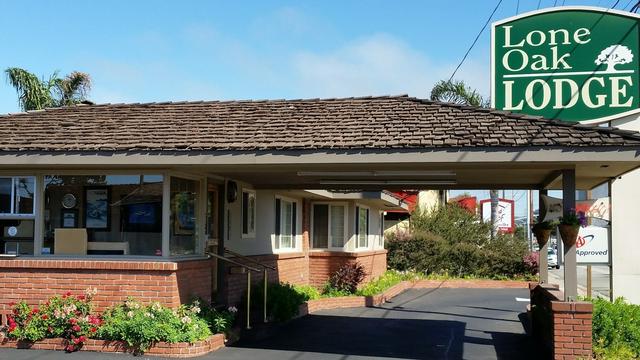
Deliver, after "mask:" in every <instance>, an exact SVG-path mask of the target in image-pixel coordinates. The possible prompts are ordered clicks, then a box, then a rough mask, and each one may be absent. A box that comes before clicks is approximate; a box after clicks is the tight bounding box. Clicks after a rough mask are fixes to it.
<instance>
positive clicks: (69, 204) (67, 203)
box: [62, 193, 76, 209]
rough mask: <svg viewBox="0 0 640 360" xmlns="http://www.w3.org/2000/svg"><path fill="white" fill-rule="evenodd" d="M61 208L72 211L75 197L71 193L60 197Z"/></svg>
mask: <svg viewBox="0 0 640 360" xmlns="http://www.w3.org/2000/svg"><path fill="white" fill-rule="evenodd" d="M62 207H64V208H65V209H73V208H74V207H76V196H75V195H73V194H71V193H69V194H64V196H63V197H62Z"/></svg>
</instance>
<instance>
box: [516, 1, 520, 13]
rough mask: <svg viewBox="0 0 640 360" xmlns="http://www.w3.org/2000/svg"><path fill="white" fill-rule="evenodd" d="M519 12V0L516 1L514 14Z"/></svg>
mask: <svg viewBox="0 0 640 360" xmlns="http://www.w3.org/2000/svg"><path fill="white" fill-rule="evenodd" d="M518 14H520V0H518V1H517V2H516V15H518Z"/></svg>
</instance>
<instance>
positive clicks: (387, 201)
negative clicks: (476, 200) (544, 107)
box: [0, 96, 640, 313]
mask: <svg viewBox="0 0 640 360" xmlns="http://www.w3.org/2000/svg"><path fill="white" fill-rule="evenodd" d="M0 127H2V133H3V134H6V136H3V137H2V139H0V164H1V169H2V170H1V171H2V173H1V174H2V175H1V177H0V185H1V186H0V191H1V196H0V201H1V202H0V206H1V210H2V211H1V212H2V215H0V224H1V225H0V226H1V227H2V238H1V241H2V243H1V244H0V245H1V246H0V250H2V253H3V254H4V255H2V257H0V267H1V268H2V271H1V272H0V288H2V289H3V291H2V292H0V304H1V305H0V306H1V308H0V309H1V310H2V311H3V312H4V313H6V312H7V311H8V310H9V306H8V303H9V302H11V301H15V300H17V299H28V300H29V301H31V302H34V303H38V302H41V301H45V300H46V299H47V298H48V297H49V296H51V295H53V294H56V293H61V292H64V291H67V290H72V291H80V290H84V289H85V288H87V287H89V286H94V287H96V288H97V289H98V294H97V296H96V302H97V305H98V306H100V307H102V306H107V305H109V304H112V303H114V302H120V301H123V300H125V299H126V298H127V297H128V296H134V297H136V298H139V299H141V300H144V301H152V300H153V301H155V300H157V301H160V302H162V303H164V304H166V305H169V306H176V305H178V304H179V303H180V302H185V301H188V300H189V299H190V298H191V297H192V296H194V295H195V296H200V297H202V298H205V299H212V298H214V299H217V300H218V301H221V302H225V303H238V302H239V301H240V300H241V297H242V295H243V292H244V289H245V288H246V286H245V285H246V276H245V274H244V273H243V271H242V268H241V267H240V266H239V265H236V264H234V263H228V262H226V261H222V260H220V259H218V258H216V257H215V256H209V255H208V254H209V253H212V254H215V255H218V256H225V257H230V258H232V259H235V261H236V262H237V263H242V264H244V263H246V262H249V261H258V262H260V263H265V264H268V265H270V266H272V267H273V270H271V269H270V270H269V274H268V277H269V281H283V282H290V283H296V284H311V285H321V284H322V283H323V282H324V281H325V280H326V279H327V278H328V276H329V274H330V273H331V272H332V271H334V270H336V269H337V268H338V267H339V266H340V265H341V264H343V263H345V262H353V261H357V262H359V263H361V264H363V265H364V266H365V268H366V272H367V275H368V277H369V278H374V277H376V276H378V275H380V274H382V272H384V271H385V270H386V251H385V249H384V242H383V241H382V238H381V236H380V235H381V233H382V231H383V227H382V226H381V224H382V222H381V221H382V219H383V218H382V216H383V212H385V211H390V210H403V209H406V204H405V203H404V202H402V201H400V200H399V199H398V198H397V197H394V196H393V195H392V194H391V193H389V192H387V191H386V190H387V189H392V190H393V189H402V188H417V187H427V186H428V187H430V188H441V189H456V188H458V189H473V188H477V189H483V188H490V187H492V186H496V185H497V186H499V187H502V188H521V189H563V190H564V192H565V195H567V196H566V199H571V196H570V195H571V194H574V193H575V190H576V189H589V188H591V187H593V186H596V185H598V184H600V183H602V182H606V181H607V180H608V179H611V178H615V177H617V176H620V175H623V174H625V173H627V172H629V171H631V170H633V169H634V168H636V167H637V166H638V165H640V136H639V135H638V134H636V133H635V132H631V131H624V130H616V129H611V128H604V127H591V126H584V125H579V124H572V123H566V122H559V121H549V120H546V119H542V118H539V117H531V116H525V115H520V114H515V113H508V112H503V111H497V110H491V109H478V108H473V107H465V106H458V105H453V104H444V103H434V102H431V101H427V100H422V99H417V98H412V97H407V96H392V97H368V98H346V99H326V100H317V99H315V100H289V101H230V102H193V103H188V102H187V103H149V104H122V105H118V104H114V105H108V104H107V105H77V106H72V107H64V108H54V109H47V110H44V111H33V112H26V113H19V114H10V115H5V116H3V117H2V118H1V121H0ZM573 201H574V202H575V200H573ZM566 206H567V207H571V204H569V203H567V204H566ZM248 264H249V265H251V264H252V263H251V262H249V263H248ZM70 279H73V280H72V281H70ZM253 279H254V280H255V281H259V280H260V275H259V274H258V275H255V276H254V277H253Z"/></svg>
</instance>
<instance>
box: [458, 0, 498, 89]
mask: <svg viewBox="0 0 640 360" xmlns="http://www.w3.org/2000/svg"><path fill="white" fill-rule="evenodd" d="M500 4H502V0H499V1H498V4H496V7H495V8H494V9H493V11H492V12H491V15H489V18H488V19H487V21H486V22H485V23H484V26H482V29H480V32H479V33H478V35H476V38H475V39H474V40H473V43H472V44H471V46H470V47H469V50H467V52H466V53H465V54H464V56H463V57H462V60H461V61H460V64H458V66H456V69H455V70H453V73H452V74H451V77H449V81H451V80H452V79H453V77H454V76H456V73H457V72H458V70H459V69H460V67H461V66H462V64H463V63H464V61H465V60H466V59H467V56H469V53H470V52H471V49H473V47H474V46H475V45H476V43H477V42H478V39H479V38H480V35H482V33H483V32H484V29H486V28H487V25H489V22H491V19H492V18H493V15H494V14H495V13H496V11H498V7H500Z"/></svg>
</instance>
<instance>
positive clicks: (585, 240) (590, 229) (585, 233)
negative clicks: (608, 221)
mask: <svg viewBox="0 0 640 360" xmlns="http://www.w3.org/2000/svg"><path fill="white" fill-rule="evenodd" d="M576 258H577V259H576V260H577V262H578V264H608V263H609V229H608V228H605V227H598V226H587V227H583V228H580V232H579V233H578V240H577V241H576Z"/></svg>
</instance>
